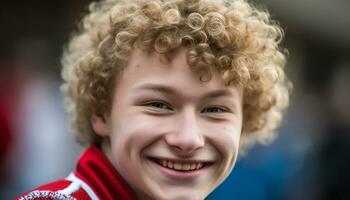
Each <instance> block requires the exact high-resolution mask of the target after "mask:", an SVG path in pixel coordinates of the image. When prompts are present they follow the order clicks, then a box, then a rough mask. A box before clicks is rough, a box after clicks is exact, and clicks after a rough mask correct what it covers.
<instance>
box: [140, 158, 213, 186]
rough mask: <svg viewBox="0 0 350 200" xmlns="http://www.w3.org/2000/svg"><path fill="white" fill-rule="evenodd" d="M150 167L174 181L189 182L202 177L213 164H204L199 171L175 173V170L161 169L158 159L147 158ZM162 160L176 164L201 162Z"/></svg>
mask: <svg viewBox="0 0 350 200" xmlns="http://www.w3.org/2000/svg"><path fill="white" fill-rule="evenodd" d="M147 159H148V160H149V161H150V162H151V164H152V166H154V167H155V168H156V169H157V170H158V171H160V172H161V173H162V174H164V175H165V176H167V177H169V178H170V179H175V180H180V181H181V180H184V181H190V180H195V179H197V178H198V177H200V176H202V175H203V174H205V173H207V172H208V170H209V168H210V167H211V165H212V164H213V163H212V162H205V163H206V164H205V166H203V167H202V168H200V169H196V170H191V171H177V170H175V169H170V168H166V167H163V166H162V165H160V164H159V163H158V162H157V161H156V159H158V158H147ZM164 160H173V161H176V162H203V161H194V160H191V161H188V160H178V159H164Z"/></svg>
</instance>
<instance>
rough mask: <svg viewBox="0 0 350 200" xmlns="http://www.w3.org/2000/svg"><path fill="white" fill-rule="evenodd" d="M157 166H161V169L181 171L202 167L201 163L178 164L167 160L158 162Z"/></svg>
mask: <svg viewBox="0 0 350 200" xmlns="http://www.w3.org/2000/svg"><path fill="white" fill-rule="evenodd" d="M159 164H161V165H162V166H163V167H167V168H170V169H176V170H182V171H189V170H195V169H200V168H202V167H203V163H179V162H173V161H168V160H160V161H159Z"/></svg>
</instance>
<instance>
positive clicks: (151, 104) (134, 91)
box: [91, 49, 242, 200]
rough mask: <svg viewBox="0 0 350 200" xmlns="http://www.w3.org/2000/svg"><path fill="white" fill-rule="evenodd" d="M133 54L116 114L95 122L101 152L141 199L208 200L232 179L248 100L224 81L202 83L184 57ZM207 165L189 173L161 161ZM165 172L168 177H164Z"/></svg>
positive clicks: (118, 91)
mask: <svg viewBox="0 0 350 200" xmlns="http://www.w3.org/2000/svg"><path fill="white" fill-rule="evenodd" d="M164 60H166V59H165V57H164V56H161V55H159V54H157V53H151V54H146V53H143V52H142V51H140V50H137V49H135V50H134V51H133V53H132V54H131V56H130V59H129V62H128V64H127V66H126V68H125V69H124V70H123V71H122V72H120V73H119V74H118V76H117V81H116V87H115V89H114V97H113V101H112V108H111V112H110V114H109V115H108V116H106V117H105V118H106V119H101V118H100V117H97V116H96V115H93V116H92V118H91V123H92V126H93V129H94V130H95V132H96V133H97V134H99V135H101V136H103V137H104V138H106V140H105V141H108V142H105V143H104V144H103V151H104V153H105V154H106V155H107V157H108V158H109V160H110V161H111V163H112V164H113V165H114V166H115V168H116V169H117V171H118V172H119V173H120V175H121V176H122V177H123V179H124V180H125V181H126V182H127V184H128V185H129V186H130V187H131V188H132V189H133V190H134V191H135V193H136V195H137V197H138V198H139V199H170V200H172V199H182V200H186V199H191V200H193V199H195V200H196V199H204V198H205V197H206V196H207V195H208V194H209V193H210V192H211V191H212V190H213V189H214V188H215V187H217V186H218V185H219V184H220V183H221V182H222V181H223V180H224V179H225V178H226V177H227V176H228V175H229V173H230V172H231V171H232V169H233V166H234V163H235V161H236V158H237V153H238V146H239V140H240V134H241V129H242V92H241V90H240V88H239V87H237V86H234V85H231V86H225V84H224V82H223V80H222V79H221V77H220V75H219V74H217V73H213V74H212V78H211V79H210V81H206V82H203V81H200V75H199V74H198V73H196V72H195V71H193V70H191V69H190V68H189V66H188V64H187V61H186V51H185V49H180V50H179V51H178V53H176V54H175V55H174V56H173V57H172V58H171V60H170V61H168V62H165V61H164ZM156 159H159V160H165V159H166V160H171V161H176V162H180V163H199V162H206V163H207V164H206V166H205V167H204V168H202V169H200V170H194V171H191V172H184V171H181V172H179V171H176V170H174V169H166V168H164V167H163V166H161V165H160V164H158V163H157V162H156V161H155V160H156ZM164 169H166V170H164Z"/></svg>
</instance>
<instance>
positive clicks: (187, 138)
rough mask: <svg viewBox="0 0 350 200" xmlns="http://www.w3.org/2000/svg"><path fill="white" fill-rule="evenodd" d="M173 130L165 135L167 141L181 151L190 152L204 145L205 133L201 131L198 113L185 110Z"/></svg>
mask: <svg viewBox="0 0 350 200" xmlns="http://www.w3.org/2000/svg"><path fill="white" fill-rule="evenodd" d="M174 126H175V129H174V131H173V132H171V133H168V134H166V135H165V141H166V143H167V144H168V145H169V146H171V147H172V148H173V149H175V150H176V151H179V153H184V154H190V153H192V152H194V151H195V150H197V149H200V148H201V147H203V146H204V143H205V142H204V138H203V135H202V134H201V133H200V132H199V128H198V124H197V120H196V114H195V112H193V111H189V110H188V111H184V112H183V113H181V114H180V115H179V116H178V120H175V124H174Z"/></svg>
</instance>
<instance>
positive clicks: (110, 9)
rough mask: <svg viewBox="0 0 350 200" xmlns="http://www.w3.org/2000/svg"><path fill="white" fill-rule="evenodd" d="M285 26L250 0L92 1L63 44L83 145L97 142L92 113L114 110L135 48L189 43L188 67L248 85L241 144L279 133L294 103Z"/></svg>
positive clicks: (67, 91)
mask: <svg viewBox="0 0 350 200" xmlns="http://www.w3.org/2000/svg"><path fill="white" fill-rule="evenodd" d="M282 38H283V31H282V29H281V28H280V26H279V25H278V24H277V23H276V22H275V21H273V20H271V19H270V16H269V13H268V12H267V11H264V10H259V9H257V8H256V7H254V6H253V5H251V4H249V3H247V2H246V1H244V0H232V1H218V0H216V1H213V0H212V1H211V0H104V1H101V2H94V3H91V4H90V6H89V13H88V14H87V15H86V16H85V17H84V18H83V20H82V23H81V26H80V28H79V31H78V32H77V33H76V34H74V35H73V37H72V39H71V40H70V42H69V44H68V46H67V47H66V48H65V51H64V54H63V58H62V63H63V71H62V77H63V80H64V83H63V84H62V91H63V93H64V95H65V101H66V108H67V111H68V114H69V116H70V118H71V125H72V128H73V131H74V133H76V136H77V139H78V141H79V142H80V143H81V144H85V145H87V144H90V143H99V142H100V139H101V138H100V137H99V136H98V135H97V134H95V133H94V131H93V129H92V127H91V124H90V117H91V115H92V113H96V114H97V115H99V116H103V115H104V114H105V113H107V112H108V111H109V110H110V106H111V105H110V104H111V99H112V95H113V92H112V91H113V88H114V84H115V81H116V80H115V78H116V75H117V74H118V72H119V71H120V70H121V69H122V68H123V67H124V66H125V65H126V63H127V61H128V58H129V55H130V53H131V51H132V50H133V48H140V49H142V50H143V51H145V52H152V51H155V52H157V53H161V54H168V53H171V52H174V51H176V50H177V49H179V48H180V47H185V48H186V49H187V60H188V64H189V65H190V67H192V68H194V69H196V70H199V71H209V72H210V71H211V70H217V71H218V72H220V73H221V74H222V77H223V79H224V81H225V83H226V84H227V85H230V84H240V85H241V86H242V88H243V130H242V139H241V145H249V144H250V145H251V144H254V143H255V142H266V141H268V140H271V139H273V138H274V136H275V129H276V127H277V126H278V125H279V124H280V122H281V118H282V112H283V110H284V109H285V108H286V107H287V105H288V99H289V85H290V83H289V81H288V80H287V78H286V77H285V73H284V70H283V68H284V65H285V60H286V59H285V55H284V53H283V52H282V50H281V48H280V47H279V44H280V42H281V40H282Z"/></svg>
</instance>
